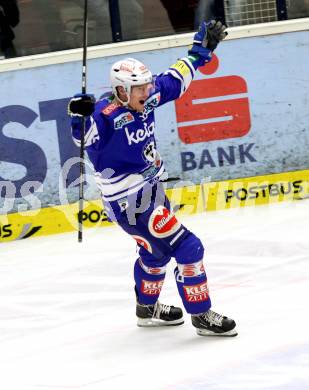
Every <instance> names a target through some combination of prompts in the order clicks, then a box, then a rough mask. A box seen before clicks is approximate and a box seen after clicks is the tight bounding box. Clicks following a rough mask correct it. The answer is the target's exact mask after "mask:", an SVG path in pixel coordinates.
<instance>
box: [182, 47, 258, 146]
mask: <svg viewBox="0 0 309 390" xmlns="http://www.w3.org/2000/svg"><path fill="white" fill-rule="evenodd" d="M218 64H219V63H218V57H216V56H215V55H214V58H213V60H212V61H211V62H210V63H209V64H207V65H206V66H205V67H202V68H199V70H200V71H201V72H202V73H206V74H210V73H214V72H215V71H216V70H217V67H218ZM247 92H248V88H247V84H246V81H245V80H244V79H243V78H242V77H240V76H224V77H213V78H208V79H202V80H195V81H192V83H191V85H190V88H189V89H188V91H187V92H186V93H185V94H184V95H183V96H182V97H181V98H180V99H178V100H176V102H175V105H176V117H177V122H178V133H179V137H180V139H181V140H182V142H184V143H185V144H193V143H197V142H207V141H213V140H220V139H226V138H234V137H242V136H244V135H246V134H247V133H248V132H249V130H250V127H251V121H250V109H249V99H248V97H247V95H245V94H247Z"/></svg>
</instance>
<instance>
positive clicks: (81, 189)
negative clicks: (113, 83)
mask: <svg viewBox="0 0 309 390" xmlns="http://www.w3.org/2000/svg"><path fill="white" fill-rule="evenodd" d="M87 33H88V0H85V3H84V23H83V69H82V94H85V93H86V84H87V40H88V39H87ZM85 127H86V120H85V118H84V117H83V123H82V131H81V140H80V162H79V170H80V173H79V175H80V176H79V204H78V206H79V209H78V242H82V241H83V208H84V176H85V162H84V156H85Z"/></svg>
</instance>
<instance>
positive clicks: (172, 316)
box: [136, 301, 184, 327]
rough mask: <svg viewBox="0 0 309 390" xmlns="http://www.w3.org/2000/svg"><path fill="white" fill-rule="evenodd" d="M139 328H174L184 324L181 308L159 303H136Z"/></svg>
mask: <svg viewBox="0 0 309 390" xmlns="http://www.w3.org/2000/svg"><path fill="white" fill-rule="evenodd" d="M136 315H137V318H138V319H137V326H149V327H150V326H172V325H181V324H183V323H184V320H183V316H182V310H181V309H180V307H174V306H168V305H164V304H162V303H160V302H159V301H157V303H156V304H155V305H142V304H140V303H138V302H137V303H136Z"/></svg>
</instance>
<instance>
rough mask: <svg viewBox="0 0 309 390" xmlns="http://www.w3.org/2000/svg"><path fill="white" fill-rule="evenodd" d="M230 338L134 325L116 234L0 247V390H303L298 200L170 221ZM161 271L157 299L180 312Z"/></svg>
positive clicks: (98, 232)
mask: <svg viewBox="0 0 309 390" xmlns="http://www.w3.org/2000/svg"><path fill="white" fill-rule="evenodd" d="M182 221H183V223H184V224H185V225H186V226H188V227H189V228H190V229H191V230H193V231H194V232H195V233H196V234H197V235H198V236H199V237H200V238H201V239H202V241H203V243H204V244H205V247H206V256H205V266H206V272H207V275H208V279H209V286H210V291H211V297H212V302H213V309H214V310H216V311H218V312H220V313H223V314H226V315H228V316H230V317H232V318H234V319H235V320H236V322H237V329H238V332H239V335H238V336H237V337H234V338H215V337H212V338H210V337H201V336H197V335H196V333H195V330H194V328H193V327H192V325H191V323H190V317H189V315H186V316H185V321H186V322H185V324H184V325H182V326H179V327H171V328H160V329H145V328H138V327H137V326H136V319H135V297H134V293H133V264H134V260H135V258H136V255H135V245H134V242H133V240H132V239H131V238H130V237H127V236H126V234H125V233H123V232H122V231H121V230H120V229H119V228H116V227H111V228H98V229H91V230H90V229H88V230H85V231H84V241H83V243H82V244H80V243H78V242H77V235H76V234H63V235H58V236H50V237H44V238H36V239H35V238H33V239H29V240H23V241H19V242H11V243H7V244H1V246H0V389H1V390H11V389H14V390H44V389H46V390H65V389H82V390H98V389H100V390H102V389H135V390H139V389H147V390H163V389H164V390H176V389H177V390H180V389H198V390H200V389H207V390H232V389H233V390H242V389H243V390H249V389H250V390H251V389H264V390H266V389H267V390H268V389H271V390H273V389H280V390H281V389H284V390H287V389H291V390H306V389H309V332H308V312H309V309H308V306H309V304H308V297H309V238H308V237H309V234H308V233H309V201H308V200H304V201H298V202H293V203H282V204H274V205H272V206H260V207H256V208H245V209H235V210H229V211H224V212H217V213H207V214H199V215H194V216H185V217H182ZM173 269H174V263H170V265H169V267H168V272H167V278H166V282H165V285H164V288H163V290H162V294H161V301H162V302H164V303H168V304H176V305H177V304H180V305H181V302H180V298H179V297H178V295H177V289H176V284H175V281H174V278H173Z"/></svg>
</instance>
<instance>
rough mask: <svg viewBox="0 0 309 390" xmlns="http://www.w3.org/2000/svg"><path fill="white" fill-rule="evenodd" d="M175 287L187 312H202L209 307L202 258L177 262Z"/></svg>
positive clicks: (209, 302)
mask: <svg viewBox="0 0 309 390" xmlns="http://www.w3.org/2000/svg"><path fill="white" fill-rule="evenodd" d="M174 274H175V278H176V283H177V288H178V292H179V295H180V296H181V299H182V302H183V305H184V307H185V309H186V311H187V313H189V314H199V313H204V312H205V311H207V310H209V309H210V307H211V301H210V298H209V292H208V287H207V277H206V273H205V270H204V266H203V260H200V261H198V262H196V263H192V264H178V266H177V267H176V268H175V271H174Z"/></svg>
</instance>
